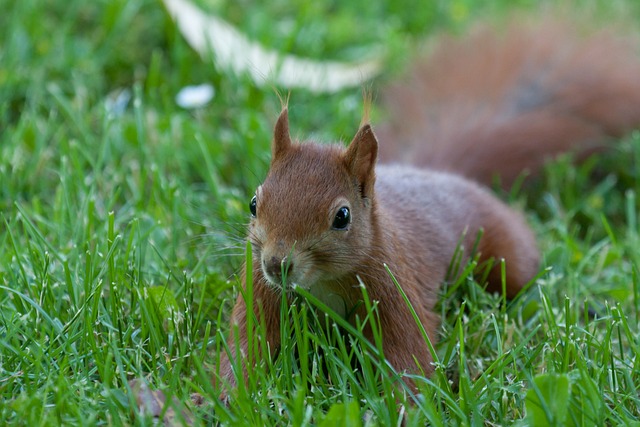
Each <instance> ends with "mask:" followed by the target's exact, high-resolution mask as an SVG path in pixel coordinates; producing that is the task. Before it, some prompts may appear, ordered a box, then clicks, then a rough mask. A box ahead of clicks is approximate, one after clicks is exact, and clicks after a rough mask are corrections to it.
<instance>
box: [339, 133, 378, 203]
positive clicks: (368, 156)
mask: <svg viewBox="0 0 640 427" xmlns="http://www.w3.org/2000/svg"><path fill="white" fill-rule="evenodd" d="M377 159H378V140H377V139H376V136H375V135H374V134H373V129H371V126H370V125H369V124H365V125H363V126H362V127H361V128H360V129H359V130H358V133H357V134H356V136H355V137H354V138H353V140H352V141H351V144H349V148H347V151H346V153H345V154H344V161H345V164H346V166H347V169H348V170H349V173H350V174H351V175H353V176H354V177H355V178H356V179H357V180H358V183H359V184H360V190H361V192H362V196H363V197H369V198H370V197H371V196H373V185H374V184H375V181H376V173H375V165H376V160H377Z"/></svg>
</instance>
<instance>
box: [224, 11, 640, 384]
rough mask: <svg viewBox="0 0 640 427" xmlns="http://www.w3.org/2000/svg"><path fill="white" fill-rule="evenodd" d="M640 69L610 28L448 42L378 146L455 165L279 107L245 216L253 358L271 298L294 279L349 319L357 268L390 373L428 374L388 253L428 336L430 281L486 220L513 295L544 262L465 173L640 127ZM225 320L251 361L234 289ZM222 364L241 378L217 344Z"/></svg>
mask: <svg viewBox="0 0 640 427" xmlns="http://www.w3.org/2000/svg"><path fill="white" fill-rule="evenodd" d="M612 61H613V62H612ZM639 76H640V62H639V61H638V60H637V58H635V57H633V56H632V55H631V54H630V53H629V50H628V49H626V47H625V46H624V44H623V43H621V42H620V41H619V40H617V39H616V38H615V37H613V36H612V35H610V34H607V33H604V32H603V33H599V34H596V35H594V36H590V37H588V38H586V39H584V41H583V40H582V39H581V38H580V37H579V36H577V35H576V34H575V33H574V32H573V31H572V30H571V29H567V27H563V26H558V25H557V24H553V25H549V26H546V25H543V26H541V27H537V29H535V30H534V29H533V28H526V27H522V26H521V27H517V28H516V27H513V28H509V29H508V30H507V32H506V34H504V35H503V36H499V35H498V34H497V33H495V32H492V31H490V30H487V29H481V30H479V31H477V32H475V33H473V34H472V35H471V36H470V37H469V38H467V39H464V40H462V41H455V40H445V41H444V42H443V43H442V44H441V45H440V46H439V47H438V48H437V49H436V50H435V52H434V54H433V56H432V57H431V60H430V61H429V62H428V63H426V65H425V64H423V65H419V66H417V67H416V69H415V70H414V73H413V77H412V78H411V80H410V81H409V82H408V83H406V84H404V85H399V86H394V87H393V88H391V89H390V91H389V92H388V98H387V99H388V102H389V104H387V105H389V106H391V108H394V109H395V110H396V116H397V117H396V121H395V122H392V123H391V124H389V125H387V126H385V127H384V128H383V129H382V130H381V134H382V135H383V138H382V141H383V144H382V145H381V146H380V148H381V150H383V152H382V153H381V154H382V155H383V157H384V158H386V159H388V160H396V161H398V160H411V161H410V162H409V163H413V164H416V165H420V166H432V167H434V168H435V169H440V170H448V171H455V172H456V173H457V174H458V175H454V174H451V173H450V172H438V171H434V170H429V169H416V168H413V167H410V166H393V165H392V166H380V165H378V166H376V160H377V157H378V141H377V139H376V137H375V136H374V134H373V131H372V129H371V127H370V126H369V125H368V124H364V125H362V126H361V128H360V130H359V131H358V133H357V134H356V136H355V137H354V139H353V141H352V142H351V143H350V145H349V146H348V148H343V147H342V146H338V145H319V144H314V143H310V142H305V143H294V142H292V141H291V137H290V135H289V122H288V115H287V110H286V109H284V110H283V112H282V114H281V115H280V117H279V119H278V122H277V124H276V126H275V132H274V142H273V148H272V154H273V158H272V162H271V167H270V170H269V173H268V175H267V177H266V179H265V181H264V183H263V184H262V185H261V186H260V187H259V188H258V190H257V191H256V200H257V202H256V216H255V218H253V219H252V221H251V225H250V227H249V240H250V242H251V245H252V248H253V289H254V297H255V305H254V311H255V315H256V317H257V318H264V319H265V322H266V328H267V330H266V332H267V336H266V340H267V345H268V348H265V349H262V350H261V353H260V354H265V352H269V353H273V351H275V350H276V349H277V348H278V346H279V345H280V336H279V334H280V325H279V321H280V313H279V310H280V294H281V292H282V291H283V290H290V288H291V284H296V285H297V286H301V287H303V288H305V289H307V290H308V291H310V292H311V293H313V294H315V295H316V296H318V297H319V298H320V299H323V300H324V301H325V302H326V303H327V304H329V305H330V306H332V308H334V309H335V310H336V311H338V312H341V313H342V314H343V315H344V314H346V313H348V312H350V311H351V309H352V308H353V307H355V306H356V304H358V302H359V301H360V299H361V290H360V289H359V286H358V283H359V282H358V280H359V279H362V281H363V282H364V283H365V285H366V287H367V291H368V294H369V296H370V297H371V298H372V299H373V300H376V301H378V302H379V306H378V308H379V315H380V322H381V329H382V336H383V348H384V352H385V356H386V357H387V358H388V360H389V362H390V363H391V364H392V366H394V367H395V369H396V370H398V371H399V372H409V373H421V372H424V373H426V374H427V375H428V374H429V373H430V372H431V371H432V369H433V368H432V358H431V355H430V353H429V350H428V348H427V345H425V343H424V340H423V339H422V335H421V332H420V329H419V327H418V325H416V323H415V322H414V320H413V318H412V315H411V313H410V310H409V309H408V307H407V306H406V304H405V302H404V300H403V298H402V296H401V295H400V293H399V292H398V291H397V289H396V287H395V286H394V284H393V282H392V280H391V278H390V277H389V275H388V274H387V272H386V270H385V267H384V264H385V263H386V264H387V265H388V266H389V268H390V270H391V271H392V272H393V274H394V275H395V277H396V279H397V280H398V282H399V283H400V285H401V286H402V288H403V290H404V292H405V293H406V295H407V296H408V298H409V300H410V301H411V303H412V305H413V307H414V309H415V310H416V312H417V314H418V317H419V318H420V321H421V323H422V325H423V326H424V327H425V329H426V331H427V333H428V335H429V338H430V339H431V341H432V342H435V341H436V340H437V336H436V330H437V327H438V318H437V316H436V314H435V313H434V311H433V307H434V304H435V302H436V298H437V293H438V289H439V287H440V285H441V283H442V282H443V281H444V279H445V275H446V273H447V269H448V267H449V265H450V262H451V259H452V257H453V255H454V253H455V251H456V248H457V245H458V243H459V241H460V239H461V238H463V245H462V248H463V255H464V256H465V257H466V258H468V257H469V256H470V255H471V254H470V250H471V248H472V246H473V243H474V241H475V239H476V236H477V233H478V232H479V231H480V230H483V231H484V234H483V236H482V238H481V240H480V242H479V246H478V249H479V252H480V261H487V260H490V259H495V260H502V259H504V260H505V266H506V292H507V296H508V297H510V298H511V297H514V296H515V295H516V294H517V293H518V292H519V291H520V290H521V289H522V287H523V286H524V285H525V284H526V283H527V282H528V281H530V280H531V279H532V278H533V277H534V275H535V274H536V272H537V271H538V263H539V255H538V251H537V249H536V242H535V238H534V235H533V233H532V232H531V230H530V229H529V228H528V226H527V224H526V222H525V220H524V218H523V216H522V215H521V214H520V213H519V212H517V211H515V210H513V209H511V208H509V207H508V206H506V205H505V204H504V203H503V202H501V201H500V200H498V199H497V198H496V197H495V196H494V195H492V194H491V193H490V192H489V191H488V190H487V189H485V188H483V187H481V186H480V185H478V184H476V183H474V182H472V181H471V180H468V179H467V178H463V177H462V176H466V177H469V178H472V179H474V180H479V181H481V182H488V181H490V179H491V177H492V175H493V174H494V173H498V174H499V175H500V176H502V178H503V179H504V181H503V182H505V183H507V184H508V183H510V182H511V181H512V180H513V179H514V178H515V177H516V176H517V175H518V174H519V173H521V172H522V171H523V170H524V169H526V168H528V169H530V170H532V171H534V170H535V169H537V168H538V167H539V166H540V164H541V162H542V161H543V159H544V158H545V157H546V156H548V155H553V154H555V153H557V152H561V151H566V150H568V149H571V148H574V147H583V148H584V147H588V146H590V144H592V143H596V142H601V141H602V139H603V138H606V137H608V136H615V135H620V134H621V133H623V132H625V131H628V130H629V129H630V128H631V127H633V126H636V125H638V124H640V77H639ZM345 208H346V209H348V211H349V213H350V222H349V223H348V226H346V227H343V226H342V225H344V224H343V223H342V225H341V223H340V222H339V221H338V219H339V217H340V215H344V212H345V211H344V209H345ZM283 274H286V276H287V278H286V280H283V277H282V276H283ZM488 279H489V284H488V289H489V290H490V291H497V292H500V291H501V289H502V281H501V276H500V270H499V269H498V268H494V269H493V270H492V271H491V273H490V275H489V278H488ZM232 324H233V325H237V326H238V334H239V338H240V341H239V342H238V343H237V344H238V348H239V349H240V350H241V351H242V352H243V354H244V356H245V357H246V352H247V348H248V344H247V342H248V337H249V335H248V334H252V331H247V307H246V303H245V300H244V298H243V297H242V296H239V297H238V300H237V302H236V305H235V307H234V310H233V313H232ZM367 333H368V334H369V336H368V338H372V337H371V336H370V335H371V332H370V331H368V332H367ZM230 347H231V349H232V350H233V351H234V348H235V345H234V344H233V343H230ZM258 357H260V356H259V355H258ZM245 363H248V364H252V363H254V361H251V360H246V361H245ZM245 370H246V365H245ZM245 374H246V371H245ZM219 375H220V379H222V380H223V381H225V382H228V383H229V384H231V385H233V384H234V383H235V379H234V375H233V372H232V370H231V364H230V362H229V360H228V359H227V358H226V357H224V356H223V359H222V361H221V364H220V366H219Z"/></svg>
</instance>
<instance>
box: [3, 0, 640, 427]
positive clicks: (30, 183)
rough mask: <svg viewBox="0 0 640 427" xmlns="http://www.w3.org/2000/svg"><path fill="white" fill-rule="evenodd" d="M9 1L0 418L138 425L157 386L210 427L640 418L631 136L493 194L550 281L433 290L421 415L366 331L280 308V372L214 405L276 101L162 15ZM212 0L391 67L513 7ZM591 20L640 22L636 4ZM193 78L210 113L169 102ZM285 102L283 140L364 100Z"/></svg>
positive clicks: (337, 53)
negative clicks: (503, 292)
mask: <svg viewBox="0 0 640 427" xmlns="http://www.w3.org/2000/svg"><path fill="white" fill-rule="evenodd" d="M6 3H7V2H6V1H5V2H3V3H2V4H1V5H2V6H4V7H2V8H1V9H2V10H3V11H4V12H3V13H2V14H0V101H1V102H0V307H1V309H0V424H13V425H99V424H100V425H104V424H108V425H123V424H124V425H129V424H133V425H147V424H150V423H151V421H152V420H150V419H148V418H145V417H144V416H143V415H141V414H139V413H138V410H137V409H136V405H135V400H134V398H133V397H132V395H131V393H130V390H129V389H128V385H127V384H128V381H129V380H130V379H133V378H145V379H146V380H147V381H148V382H149V383H150V384H151V385H152V387H154V388H157V389H161V390H163V391H164V392H165V394H167V395H168V396H171V397H174V398H175V402H176V403H175V406H176V407H177V409H183V408H184V407H191V405H190V397H189V396H190V394H191V393H194V392H197V393H200V394H202V395H203V396H205V398H206V401H207V402H208V403H207V404H206V405H205V406H204V407H203V408H199V409H193V411H194V414H195V419H196V423H197V424H207V423H211V422H213V420H217V421H220V422H221V423H223V424H229V425H238V424H248V425H264V424H267V425H270V424H273V425H276V424H277V425H281V424H291V425H306V424H315V425H320V426H325V425H326V426H329V425H336V424H343V425H360V424H363V425H394V424H397V423H398V420H399V418H400V416H401V414H406V421H407V425H424V424H425V423H429V424H431V425H479V424H498V425H503V424H511V423H519V424H525V425H544V423H545V422H548V420H553V421H554V422H555V423H556V425H563V424H575V425H631V424H633V423H636V425H637V423H638V422H637V419H638V417H639V416H640V397H639V391H638V387H639V384H640V366H638V364H639V363H640V362H639V359H638V356H637V355H638V352H639V351H640V349H639V342H638V338H637V337H638V334H639V332H640V331H639V330H638V327H639V324H640V278H639V277H640V255H639V254H640V250H639V249H640V235H639V229H638V213H639V212H640V202H639V200H638V197H639V196H638V195H639V194H640V157H639V156H640V154H639V153H640V134H634V135H632V136H630V137H628V138H626V139H625V140H623V141H620V142H619V143H618V144H616V145H615V146H614V148H613V149H612V150H611V152H610V153H608V154H606V155H600V156H598V157H595V158H593V159H591V160H590V161H588V162H586V163H585V164H582V165H580V166H574V165H573V164H572V163H571V162H570V161H569V160H568V159H561V160H559V161H557V162H554V163H553V164H551V165H549V166H548V168H547V170H546V171H545V173H544V174H543V176H542V177H541V178H540V179H539V180H538V181H537V182H536V183H535V185H533V186H532V187H531V188H528V189H526V190H523V191H520V192H517V193H516V194H510V195H504V196H505V198H507V199H509V200H511V202H513V203H514V204H520V205H523V206H525V207H526V211H527V215H528V218H529V219H530V222H531V223H532V224H533V226H534V228H535V231H536V234H537V235H538V237H539V241H540V247H541V250H542V253H543V255H544V265H545V266H547V267H548V270H547V271H545V272H543V273H542V274H541V276H540V278H539V279H538V280H537V281H536V283H535V284H533V285H532V286H531V287H530V288H529V290H528V291H527V292H526V293H525V294H524V295H522V296H521V297H520V298H518V299H517V300H515V301H513V302H511V303H508V304H505V302H504V301H503V300H502V298H500V297H499V296H493V295H487V294H485V293H484V292H482V291H481V290H480V288H479V287H478V285H477V284H476V283H475V282H474V281H473V280H472V279H471V278H470V277H469V276H468V275H463V276H462V277H461V278H460V279H459V280H457V281H456V282H455V283H450V284H449V285H448V286H447V288H446V289H444V290H443V295H442V297H441V301H440V305H439V310H440V312H441V315H442V318H443V323H442V326H441V337H442V338H441V341H440V343H439V344H438V345H437V347H436V351H437V356H438V363H437V365H436V373H435V374H434V375H433V376H432V377H431V378H430V379H417V382H418V383H419V385H420V387H421V390H422V398H421V400H420V403H419V404H417V405H413V406H411V405H404V406H403V405H402V403H403V402H404V397H403V396H402V393H400V392H399V390H398V389H396V388H395V386H394V385H393V382H394V378H395V374H394V373H393V372H392V371H391V370H390V369H389V368H388V367H387V366H386V365H385V364H384V363H383V362H382V361H381V359H380V358H379V357H377V356H379V346H376V343H373V344H371V345H368V344H366V343H365V344H363V343H362V342H360V341H361V340H359V338H358V335H359V333H358V328H355V330H353V331H352V332H353V334H352V335H351V336H350V337H347V338H344V337H342V335H341V334H338V333H336V331H335V328H333V327H330V328H328V330H327V329H326V328H323V327H322V325H323V324H324V323H325V322H326V319H325V318H324V317H322V316H318V315H316V314H315V311H313V310H309V306H308V305H307V304H297V303H296V304H288V305H287V306H289V307H291V308H290V311H289V310H284V311H283V316H288V317H289V319H290V322H285V324H286V325H287V326H286V327H287V328H290V332H291V334H290V335H291V337H292V338H291V339H290V340H288V341H286V342H285V344H284V345H285V347H284V348H285V351H283V352H282V353H283V356H282V357H279V358H276V359H274V360H269V361H265V362H264V364H265V366H263V368H266V369H256V370H255V371H254V372H253V373H252V375H251V385H252V387H250V388H249V389H245V388H240V389H239V390H238V392H237V396H236V398H235V399H232V400H231V401H230V403H229V405H228V406H225V405H223V404H221V403H220V402H219V401H217V399H216V398H217V396H218V392H219V391H218V390H215V389H214V388H213V386H212V385H211V381H210V376H211V372H212V371H213V369H214V366H215V361H216V358H217V357H218V356H217V355H218V354H219V353H220V352H221V351H224V339H223V338H224V337H225V336H226V334H227V332H228V330H227V324H226V321H225V320H226V319H227V317H228V314H229V310H230V306H231V304H232V302H233V298H234V295H236V292H237V281H236V280H235V279H234V278H233V277H234V273H235V272H237V270H238V268H239V266H240V264H241V262H242V260H243V253H244V242H243V233H244V231H243V230H244V223H245V222H246V221H247V217H248V214H247V212H248V208H247V205H248V201H249V199H250V195H251V194H253V191H254V189H255V187H256V185H257V184H258V183H259V182H260V180H261V177H263V176H264V173H265V171H266V168H267V166H268V161H269V140H270V134H271V126H272V122H273V120H274V118H275V117H276V115H277V111H278V109H279V101H278V100H277V97H276V96H275V95H274V93H273V91H272V90H271V89H258V88H256V87H254V86H253V85H252V84H251V83H250V82H249V81H248V80H247V79H246V78H245V77H234V76H230V75H228V74H225V73H222V72H219V71H217V70H216V69H215V68H214V67H213V66H212V65H211V64H210V63H205V62H202V61H201V60H200V59H199V58H198V56H197V55H196V54H195V53H194V52H193V51H191V50H190V48H189V47H188V46H187V45H186V43H185V42H184V41H183V40H182V39H181V37H180V35H179V34H178V33H177V31H176V29H175V28H174V27H173V25H172V23H171V21H170V19H169V18H168V17H167V16H166V15H165V13H164V10H163V8H162V6H161V4H160V3H159V2H154V1H151V0H132V1H124V0H115V1H107V0H102V1H97V2H81V1H79V0H69V1H66V2H62V1H51V2H45V3H43V2H37V1H36V0H25V1H21V2H9V4H6ZM481 3H482V6H481ZM520 3H521V4H523V5H525V6H526V5H527V4H528V3H531V2H525V1H523V2H520ZM202 4H203V5H205V4H206V5H207V7H208V8H209V10H213V11H215V12H216V13H219V14H220V15H222V16H227V17H228V19H229V20H231V21H232V22H235V23H236V24H237V25H239V26H240V27H241V28H243V30H244V31H246V32H247V33H249V34H251V36H252V37H254V38H256V39H259V40H261V41H262V42H263V43H265V44H267V45H271V46H278V47H282V46H284V47H286V48H287V49H288V50H291V51H293V52H296V53H298V54H300V53H305V54H309V55H311V56H313V57H315V58H318V59H323V58H332V59H336V58H337V59H341V60H354V59H356V58H358V56H359V55H360V54H362V52H363V51H368V50H369V49H373V48H376V47H379V46H386V47H389V48H392V49H393V50H395V51H397V52H398V53H396V54H394V55H392V57H393V58H392V59H395V58H396V57H397V59H399V61H395V60H390V61H389V62H390V63H391V62H402V61H401V60H400V59H404V58H405V57H406V55H407V52H408V51H410V50H411V46H413V45H415V44H419V43H420V41H421V40H424V38H426V37H428V35H429V34H430V33H432V32H434V31H437V30H438V29H441V28H447V29H453V30H455V31H458V30H463V29H464V28H465V27H467V26H468V25H469V24H470V23H471V22H472V21H473V20H475V19H476V18H477V17H478V16H482V15H491V16H494V15H499V14H503V13H504V12H505V11H506V10H507V9H508V7H507V5H509V4H511V2H507V1H494V2H491V3H490V5H488V6H487V5H485V4H486V3H484V2H475V1H454V2H451V3H448V4H444V3H442V4H440V3H439V5H437V6H428V7H425V6H421V8H418V9H416V8H417V6H415V5H413V3H412V2H410V1H408V0H407V1H404V2H386V3H376V4H373V2H364V1H358V2H350V3H349V4H342V3H335V4H316V3H306V2H294V3H291V2H271V3H270V5H269V6H266V5H261V4H251V5H250V7H249V6H248V3H247V2H240V3H237V2H216V3H215V4H213V5H208V4H207V3H205V2H202ZM588 4H589V5H592V6H594V7H597V8H601V9H606V10H609V9H612V8H614V7H615V8H622V9H625V10H626V13H627V14H628V15H631V16H635V17H637V18H640V10H639V9H638V6H637V5H636V4H635V2H633V1H632V0H627V1H620V2H616V3H615V4H614V5H609V4H608V3H605V2H601V3H595V2H588ZM415 10H419V12H420V13H417V12H414V11H415ZM351 22H357V27H355V28H354V30H353V31H347V30H346V29H345V28H346V27H347V24H345V23H351ZM373 28H375V29H376V31H372V30H371V29H373ZM356 30H359V31H356ZM318 34H324V35H325V36H326V37H318V36H317V35H318ZM392 68H394V67H392V66H391V65H390V66H389V69H392ZM201 82H210V83H212V84H213V85H214V86H215V87H216V97H215V98H214V101H213V102H212V103H211V104H210V105H208V106H207V107H205V108H203V109H200V110H198V111H185V110H182V109H180V108H179V107H177V106H176V105H175V102H174V96H175V94H176V93H177V92H178V90H179V89H180V88H182V87H183V86H185V85H187V84H195V83H201ZM122 90H126V91H129V93H130V94H131V96H132V101H131V102H130V103H129V104H128V105H127V108H126V109H125V110H124V111H122V112H121V113H118V114H114V113H113V112H110V111H109V110H108V109H107V108H106V107H105V105H106V100H107V99H109V98H110V97H113V96H115V95H116V94H117V93H119V91H122ZM291 107H292V108H291V121H292V125H293V127H294V134H298V135H306V134H310V135H313V136H314V137H316V138H318V139H324V140H332V139H334V140H335V139H343V140H347V139H348V138H349V137H350V136H351V133H353V132H354V131H355V130H356V129H355V128H356V127H357V124H358V123H359V120H360V114H361V95H360V92H359V90H357V89H354V90H350V91H344V92H341V93H338V94H333V95H313V94H310V93H305V92H304V91H299V92H295V93H293V94H292V96H291ZM380 115H381V114H380V113H378V114H377V115H375V116H374V117H375V118H376V120H378V119H379V120H383V117H380ZM296 129H297V130H296ZM312 305H313V304H312ZM590 311H592V312H595V313H596V315H595V316H592V315H590V314H589V312H590ZM370 321H371V322H374V323H375V304H372V317H371V319H370ZM288 350H291V351H288ZM294 350H295V351H294ZM295 353H297V354H299V355H301V356H308V357H300V358H299V360H296V358H295V357H293V356H292V354H295ZM321 353H322V354H324V355H325V357H320V356H319V354H321ZM354 363H357V364H358V365H359V366H360V367H361V370H360V371H358V372H354V371H353V370H352V369H351V365H352V364H354ZM327 377H330V378H331V381H327ZM381 390H382V391H385V393H381ZM178 420H179V417H178ZM540 420H544V421H540ZM539 422H540V423H542V424H537V423H539Z"/></svg>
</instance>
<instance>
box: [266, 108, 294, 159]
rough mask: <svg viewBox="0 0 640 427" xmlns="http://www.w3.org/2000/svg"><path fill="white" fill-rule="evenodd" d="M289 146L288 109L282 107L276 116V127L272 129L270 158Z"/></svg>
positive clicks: (273, 157)
mask: <svg viewBox="0 0 640 427" xmlns="http://www.w3.org/2000/svg"><path fill="white" fill-rule="evenodd" d="M290 146H291V136H290V135H289V111H288V109H287V108H284V109H283V110H282V112H281V113H280V117H278V121H277V122H276V127H275V129H274V131H273V144H272V146H271V160H272V161H273V160H275V158H276V157H278V156H279V155H281V154H282V153H284V152H285V151H287V150H288V149H289V147H290Z"/></svg>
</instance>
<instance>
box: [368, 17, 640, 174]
mask: <svg viewBox="0 0 640 427" xmlns="http://www.w3.org/2000/svg"><path fill="white" fill-rule="evenodd" d="M546 18H547V19H546V21H545V22H540V20H539V19H538V20H535V22H533V23H532V22H522V21H516V22H514V23H512V24H511V25H510V26H508V27H506V28H504V29H502V30H498V29H495V27H492V28H489V27H485V26H482V27H478V28H476V29H475V30H474V31H472V32H471V33H470V34H469V35H468V36H465V37H464V38H461V39H455V38H442V39H439V40H438V43H437V46H436V48H435V50H434V51H433V52H432V54H431V55H430V56H428V58H427V59H426V60H423V61H422V62H419V63H417V64H416V65H415V66H414V67H413V68H412V69H411V70H410V73H409V75H408V77H407V78H406V79H405V80H404V81H403V82H399V83H396V84H394V85H391V86H390V87H389V88H388V89H387V90H386V91H385V92H384V94H383V99H384V104H385V107H386V109H387V110H388V111H389V114H390V116H391V117H392V120H391V121H390V122H389V123H388V124H386V125H383V126H381V127H380V128H379V129H377V130H376V133H377V134H378V136H379V138H380V140H381V153H380V154H381V159H382V160H383V161H387V162H389V161H391V162H394V161H400V162H403V163H411V164H414V165H418V166H426V167H430V168H435V169H440V170H448V171H454V172H456V173H459V174H461V175H464V176H466V177H468V178H471V179H474V180H477V181H480V182H483V183H490V182H491V181H492V179H493V178H494V175H495V174H499V175H500V177H501V180H502V183H503V185H506V186H508V185H509V184H510V183H511V182H513V180H514V179H515V178H517V177H518V176H519V175H520V174H521V173H522V172H523V171H526V170H528V171H529V172H532V173H533V172H535V171H536V170H537V169H538V168H539V167H540V166H541V165H542V163H543V162H544V160H545V159H546V158H547V157H549V156H553V155H555V154H558V153H561V152H566V151H570V150H577V151H579V152H581V153H586V152H589V151H590V150H591V149H593V148H597V147H598V146H599V145H601V144H602V143H603V142H604V140H606V139H608V138H611V137H619V136H621V135H622V134H624V133H625V132H628V131H630V130H631V129H633V128H635V127H638V126H640V49H639V48H638V47H639V46H640V44H639V43H638V42H637V40H636V39H634V38H633V37H632V36H621V35H620V34H617V33H615V32H614V31H611V30H600V31H597V32H591V33H589V34H586V35H585V34H584V32H582V31H581V30H580V28H578V27H577V25H573V24H571V23H570V22H568V21H561V20H558V19H549V18H550V17H548V16H547V17H546Z"/></svg>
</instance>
